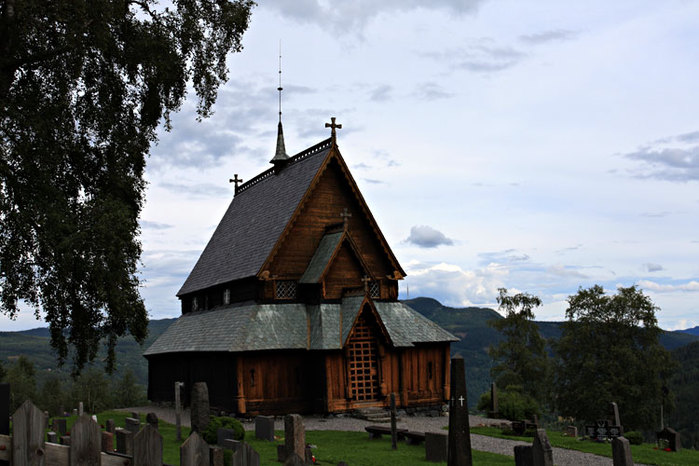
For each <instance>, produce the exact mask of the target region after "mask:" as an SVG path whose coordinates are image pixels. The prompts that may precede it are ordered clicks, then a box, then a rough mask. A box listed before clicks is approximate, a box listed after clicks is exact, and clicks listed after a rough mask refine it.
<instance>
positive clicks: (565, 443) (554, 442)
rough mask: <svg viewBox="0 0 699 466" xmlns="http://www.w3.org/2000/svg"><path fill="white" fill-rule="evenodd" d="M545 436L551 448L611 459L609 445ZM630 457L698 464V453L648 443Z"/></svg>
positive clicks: (492, 431) (482, 430)
mask: <svg viewBox="0 0 699 466" xmlns="http://www.w3.org/2000/svg"><path fill="white" fill-rule="evenodd" d="M471 433H472V434H481V435H488V436H490V437H498V438H505V439H511V440H525V441H527V440H528V439H531V437H529V438H528V437H517V436H512V435H502V434H501V433H500V429H498V428H497V427H471ZM546 434H547V435H548V438H549V442H551V446H554V447H558V448H567V449H569V450H578V451H584V452H587V453H594V454H596V455H601V456H608V457H610V458H611V457H612V446H611V444H609V443H600V442H594V441H590V440H578V439H576V438H573V437H567V436H564V435H563V433H561V432H556V431H547V432H546ZM631 456H633V460H634V462H636V463H645V464H657V465H661V466H665V465H667V466H670V465H697V464H699V451H696V450H680V451H679V452H666V451H663V450H656V449H655V445H654V444H650V443H644V444H643V445H631Z"/></svg>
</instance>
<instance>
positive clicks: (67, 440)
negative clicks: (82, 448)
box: [61, 435, 70, 446]
mask: <svg viewBox="0 0 699 466" xmlns="http://www.w3.org/2000/svg"><path fill="white" fill-rule="evenodd" d="M61 445H66V446H70V435H63V436H61Z"/></svg>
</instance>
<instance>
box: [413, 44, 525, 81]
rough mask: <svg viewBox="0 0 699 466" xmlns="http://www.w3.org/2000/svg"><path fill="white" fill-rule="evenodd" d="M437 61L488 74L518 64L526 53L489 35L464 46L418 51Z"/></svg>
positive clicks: (457, 67) (458, 68)
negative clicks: (498, 42)
mask: <svg viewBox="0 0 699 466" xmlns="http://www.w3.org/2000/svg"><path fill="white" fill-rule="evenodd" d="M420 55H421V56H424V57H426V58H431V59H433V60H435V61H438V62H439V63H448V64H449V66H450V68H451V69H452V70H466V71H472V72H475V73H483V74H490V73H495V72H498V71H503V70H506V69H508V68H511V67H513V66H515V65H516V64H518V63H519V62H520V61H521V60H522V59H523V58H524V57H526V54H525V53H523V52H521V51H519V50H517V49H515V48H514V47H511V46H502V45H498V44H496V43H495V41H494V40H493V39H491V38H489V37H483V38H479V39H475V40H473V41H472V43H471V44H469V45H467V46H465V47H459V48H455V49H450V50H444V51H436V52H435V51H429V52H424V53H420Z"/></svg>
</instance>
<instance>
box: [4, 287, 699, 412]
mask: <svg viewBox="0 0 699 466" xmlns="http://www.w3.org/2000/svg"><path fill="white" fill-rule="evenodd" d="M404 302H405V303H406V304H408V305H409V306H410V307H412V308H413V309H415V310H416V311H418V312H420V313H421V314H422V315H424V316H425V317H427V318H429V319H430V320H433V321H434V322H436V323H438V324H439V325H441V326H442V327H443V328H445V329H447V330H449V331H450V332H451V333H453V334H454V335H456V336H457V337H458V338H460V341H458V342H456V343H454V344H453V345H452V354H460V355H461V356H463V357H464V360H465V363H466V370H467V382H468V390H469V391H468V393H469V400H468V401H469V405H471V406H475V404H476V403H477V401H478V396H479V395H480V394H481V393H483V392H485V391H486V390H488V387H489V385H490V367H491V360H490V356H488V352H487V350H488V346H489V345H491V344H497V343H498V342H499V341H500V340H501V336H500V334H499V333H498V332H497V331H496V330H495V329H493V328H491V327H490V326H488V321H489V320H492V319H501V318H502V316H501V315H500V314H498V313H497V312H495V311H494V310H493V309H488V308H481V307H467V308H452V307H447V306H443V305H442V304H441V303H440V302H439V301H437V300H435V299H431V298H415V299H410V300H407V301H404ZM174 320H175V319H160V320H151V321H150V323H149V325H148V331H149V333H148V338H147V340H146V342H145V344H144V345H143V346H140V345H138V344H137V343H136V342H135V341H134V339H133V338H132V337H125V338H121V339H120V340H119V343H118V345H117V348H116V351H117V375H119V374H120V372H121V371H122V370H123V369H124V368H127V367H128V368H130V369H132V370H133V371H134V374H135V375H136V378H137V380H138V382H139V383H141V384H143V385H145V384H146V383H147V380H148V364H147V361H146V359H145V358H144V357H143V356H142V353H143V351H144V350H145V349H146V348H148V347H149V346H150V345H151V344H152V343H153V341H155V339H156V338H158V336H160V334H161V333H163V332H164V331H165V329H166V328H167V327H168V326H170V324H171V323H172V322H174ZM538 325H539V329H540V331H541V334H542V335H543V336H544V337H545V338H554V339H555V338H558V337H559V336H560V334H561V329H560V322H538ZM694 341H699V336H696V335H692V334H689V333H684V332H664V333H663V335H662V336H661V342H662V344H663V346H665V347H666V348H667V349H669V350H673V349H676V348H681V347H684V346H685V345H687V344H689V343H691V342H694ZM20 355H25V356H27V357H29V358H30V359H31V360H32V361H33V362H34V364H35V365H36V368H37V375H38V377H39V381H41V377H42V373H43V374H47V373H50V372H51V371H55V370H56V360H55V357H54V355H53V353H52V352H51V347H50V345H49V333H48V329H47V328H37V329H33V330H25V331H21V332H0V361H2V362H3V363H4V364H5V365H6V366H7V365H8V364H12V362H13V360H14V359H16V358H17V357H18V356H20ZM103 358H104V354H100V355H99V356H98V360H101V359H103ZM69 370H70V367H69V363H68V364H67V367H66V369H65V371H66V372H68V371H69Z"/></svg>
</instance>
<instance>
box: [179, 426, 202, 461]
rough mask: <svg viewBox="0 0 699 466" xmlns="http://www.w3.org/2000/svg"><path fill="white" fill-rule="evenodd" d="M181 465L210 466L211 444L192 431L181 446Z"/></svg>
mask: <svg viewBox="0 0 699 466" xmlns="http://www.w3.org/2000/svg"><path fill="white" fill-rule="evenodd" d="M180 466H209V445H208V444H207V443H206V441H204V439H203V438H201V436H200V435H199V434H198V433H196V432H192V434H191V435H190V436H189V437H187V440H185V441H184V443H183V444H182V446H180Z"/></svg>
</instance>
